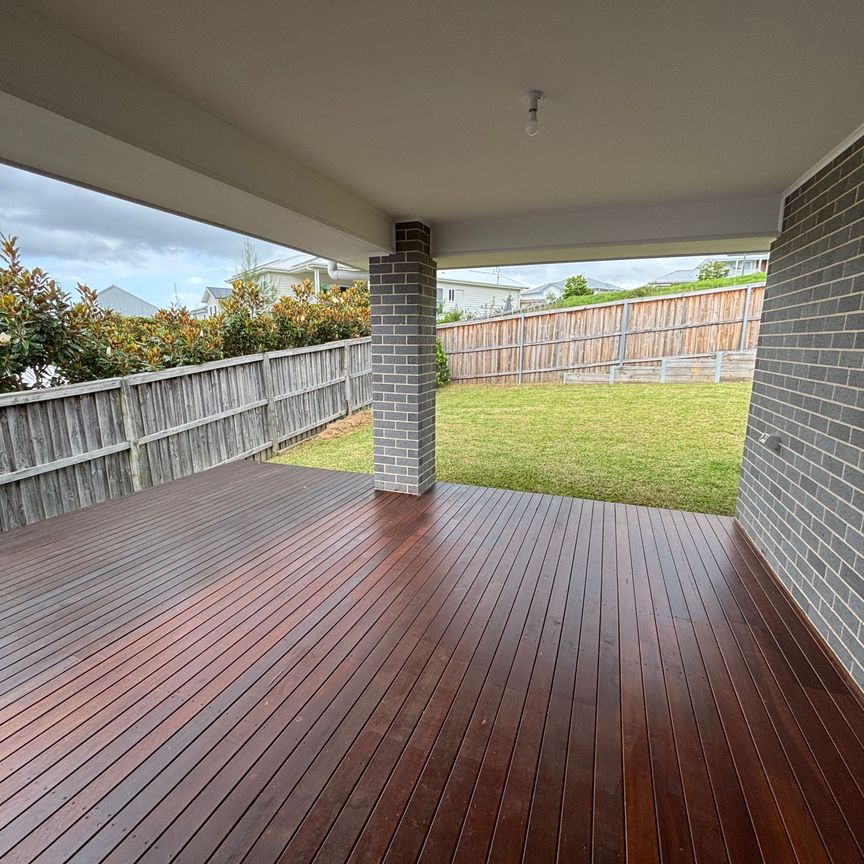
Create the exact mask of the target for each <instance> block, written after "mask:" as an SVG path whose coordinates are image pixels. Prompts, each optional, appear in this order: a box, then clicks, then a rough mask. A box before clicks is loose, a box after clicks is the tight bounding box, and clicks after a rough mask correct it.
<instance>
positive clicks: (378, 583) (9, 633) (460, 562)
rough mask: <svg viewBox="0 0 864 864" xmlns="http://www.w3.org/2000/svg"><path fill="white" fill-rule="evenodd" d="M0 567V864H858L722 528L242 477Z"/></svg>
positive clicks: (855, 729)
mask: <svg viewBox="0 0 864 864" xmlns="http://www.w3.org/2000/svg"><path fill="white" fill-rule="evenodd" d="M0 543H2V559H3V579H2V582H0V659H2V664H0V858H2V860H4V861H6V860H8V861H13V862H31V861H43V862H71V861H75V862H87V864H94V862H111V861H113V862H123V864H128V862H134V861H142V862H144V861H150V862H164V861H168V860H173V861H185V862H203V861H214V862H227V861H238V862H239V861H246V862H277V861H282V862H286V864H288V862H292V864H293V862H303V861H319V862H333V861H357V862H360V861H376V862H377V861H393V862H397V861H399V862H401V861H414V860H421V861H428V862H440V861H450V860H452V861H461V862H472V864H473V862H477V861H484V860H488V861H492V862H496V864H497V862H519V861H526V862H534V861H537V862H543V861H582V860H585V861H587V860H592V861H598V862H599V861H623V860H630V861H635V862H639V864H643V862H647V864H650V862H660V861H663V862H668V861H675V862H677V861H685V862H686V861H700V862H727V864H738V862H747V864H749V862H754V861H759V860H764V861H769V862H772V864H774V862H786V861H789V862H799V864H804V862H808V864H809V862H818V861H825V862H838V864H845V862H849V861H856V860H864V855H862V849H864V822H862V820H861V818H860V814H861V813H862V812H864V708H862V700H861V698H860V694H859V693H857V692H855V691H854V690H853V689H851V687H850V685H849V684H848V682H847V680H846V678H845V677H844V675H843V674H842V673H841V672H840V671H839V670H838V667H837V666H836V665H835V663H834V662H833V660H832V659H831V658H830V656H829V655H828V653H827V652H826V649H825V647H824V646H823V645H822V644H821V643H820V642H819V641H818V639H817V638H816V637H815V636H814V635H813V633H812V631H811V630H810V628H809V627H808V626H807V625H806V624H805V622H804V621H803V620H802V618H801V617H800V615H799V614H798V612H797V610H795V609H794V608H793V606H792V605H791V603H790V601H789V599H788V597H787V595H786V594H785V592H784V591H783V589H782V588H781V587H780V586H779V585H778V584H777V583H776V581H775V580H774V579H773V577H772V576H771V575H770V574H769V573H767V572H766V571H765V570H764V568H763V565H762V564H761V562H760V560H759V559H758V557H757V556H756V555H755V553H754V552H753V550H752V548H751V547H750V546H749V545H748V544H747V543H746V542H745V541H744V539H743V538H742V536H741V535H740V533H739V532H738V531H737V529H736V528H735V526H734V524H733V523H732V521H731V520H729V519H725V518H723V517H717V516H705V515H701V514H690V513H680V512H673V511H661V510H651V509H647V508H640V507H633V506H629V505H621V504H609V503H604V502H597V501H581V500H576V499H568V498H560V497H554V496H546V495H538V494H532V493H517V492H508V491H504V490H496V489H484V488H479V487H469V486H457V485H451V484H443V483H442V484H438V485H437V486H436V487H435V489H434V490H433V491H432V492H430V493H428V494H426V495H424V496H422V497H420V498H410V497H405V496H399V495H396V494H393V493H375V492H374V490H373V489H372V483H371V479H370V478H369V477H366V476H363V475H353V474H346V473H340V472H328V471H318V470H315V469H307V468H297V467H288V466H277V465H267V464H258V463H251V462H246V463H235V464H231V465H226V466H223V467H222V468H218V469H214V470H212V471H208V472H204V473H202V474H199V475H195V476H193V477H190V478H187V479H185V480H181V481H178V482H176V483H171V484H168V485H166V486H163V487H159V488H157V489H151V490H147V491H146V492H143V493H140V494H138V495H134V496H129V497H127V498H124V499H119V500H118V501H112V502H110V503H106V504H102V505H97V506H95V507H90V508H86V509H84V510H80V511H77V512H74V513H70V514H67V515H65V516H61V517H57V518H55V519H51V520H48V521H46V522H44V523H41V524H35V525H30V526H26V527H25V528H21V529H18V530H16V531H13V532H10V533H8V534H6V535H4V536H3V538H2V540H0Z"/></svg>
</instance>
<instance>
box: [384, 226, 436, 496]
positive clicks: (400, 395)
mask: <svg viewBox="0 0 864 864" xmlns="http://www.w3.org/2000/svg"><path fill="white" fill-rule="evenodd" d="M395 230H396V252H395V253H394V254H393V255H383V256H381V257H378V258H370V259H369V287H370V290H371V292H372V418H373V424H372V425H373V430H374V439H375V488H376V489H382V490H388V491H392V492H407V493H409V494H412V495H420V494H422V493H423V492H425V491H426V490H427V489H429V488H430V487H431V486H432V485H433V484H434V482H435V285H436V282H435V261H434V260H433V259H432V257H431V256H430V254H429V251H430V231H429V226H427V225H424V224H423V223H422V222H397V223H396V226H395Z"/></svg>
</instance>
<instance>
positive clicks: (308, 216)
mask: <svg viewBox="0 0 864 864" xmlns="http://www.w3.org/2000/svg"><path fill="white" fill-rule="evenodd" d="M0 10H2V15H3V50H2V51H0V94H2V102H0V111H2V116H3V123H2V124H0V160H2V161H4V162H7V163H10V164H14V165H18V166H21V167H24V168H29V169H31V170H34V171H38V172H40V173H43V174H47V175H49V176H54V177H58V178H61V179H65V180H69V181H71V182H73V183H77V184H79V185H83V186H87V187H90V188H93V189H97V190H100V191H104V192H108V193H110V194H114V195H117V196H119V197H122V198H128V199H130V200H133V201H138V202H140V203H143V204H148V205H151V206H154V207H157V208H160V209H164V210H169V211H171V212H174V213H179V214H181V215H185V216H190V217H192V218H195V219H199V220H201V221H205V222H209V223H212V224H214V225H219V226H221V227H225V228H229V229H232V230H234V231H238V232H240V233H244V234H249V235H251V236H255V237H260V238H262V239H265V240H268V241H271V242H274V243H278V244H282V245H285V246H290V247H292V248H296V249H301V250H304V251H307V250H308V251H309V252H310V253H311V254H315V255H321V256H324V257H328V258H330V257H332V258H334V259H339V260H343V261H351V260H356V261H362V260H364V259H366V258H368V256H369V255H382V254H387V253H389V252H390V251H392V248H393V220H392V218H391V217H390V216H389V215H387V214H385V213H383V212H382V211H381V210H379V209H378V208H376V207H374V206H373V205H371V204H370V203H368V202H366V201H364V200H362V199H361V198H359V197H357V196H356V195H354V194H352V193H351V192H349V191H347V190H345V189H343V188H342V187H340V186H338V185H337V184H335V183H333V182H331V181H330V180H328V179H327V178H324V177H322V176H320V175H318V174H316V173H314V172H312V171H309V170H308V169H306V168H304V167H303V166H301V165H298V164H297V163H295V162H292V161H291V160H290V159H289V158H287V157H286V156H284V155H283V154H281V153H279V152H277V151H276V150H274V149H272V148H270V147H268V146H266V145H264V144H262V143H261V142H259V141H257V140H256V139H254V138H252V137H251V136H249V135H247V134H246V133H245V132H243V131H242V130H240V129H238V128H236V127H234V126H232V125H230V124H229V123H226V122H224V121H222V120H220V119H219V118H217V117H215V116H214V115H212V114H210V113H208V112H206V111H204V110H203V109H201V108H199V107H198V106H196V105H194V104H192V103H191V102H189V101H187V100H185V99H183V98H181V97H180V96H177V95H176V94H174V93H172V92H170V91H168V90H165V89H163V88H161V87H159V86H158V85H156V84H155V83H153V82H152V81H150V80H148V79H147V78H145V77H143V76H141V75H139V74H137V73H136V72H134V71H133V70H131V69H129V68H128V67H126V66H125V65H123V64H122V63H121V62H120V61H118V60H116V59H115V58H113V57H110V56H109V55H107V54H105V53H103V52H102V51H99V50H98V49H96V48H94V47H93V46H92V45H89V44H88V43H86V42H84V41H82V40H81V39H78V38H77V37H76V36H74V35H72V34H70V33H68V32H66V31H64V30H62V29H60V28H58V27H56V26H54V25H52V24H49V23H47V22H44V21H42V20H41V19H38V18H36V17H35V16H32V15H30V14H29V13H26V12H24V11H22V10H20V9H18V8H16V6H14V5H13V4H10V3H7V2H5V0H0ZM33 46H39V49H38V51H37V50H34V47H33Z"/></svg>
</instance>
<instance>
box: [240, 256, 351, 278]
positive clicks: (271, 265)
mask: <svg viewBox="0 0 864 864" xmlns="http://www.w3.org/2000/svg"><path fill="white" fill-rule="evenodd" d="M328 264H330V261H329V260H328V259H327V258H319V257H318V256H316V255H307V254H306V253H304V252H298V253H296V254H295V255H286V256H285V257H284V258H275V259H274V260H272V261H266V262H265V263H264V264H261V265H259V267H258V269H259V270H260V271H262V272H264V273H289V274H290V273H301V272H303V271H304V270H326V269H327V265H328ZM338 266H339V269H340V270H354V269H355V268H353V267H348V266H345V265H344V264H342V263H339V264H338ZM239 275H240V274H239V273H237V274H235V275H234V277H233V278H236V277H237V276H239ZM365 277H366V271H364V270H357V278H358V279H363V278H365Z"/></svg>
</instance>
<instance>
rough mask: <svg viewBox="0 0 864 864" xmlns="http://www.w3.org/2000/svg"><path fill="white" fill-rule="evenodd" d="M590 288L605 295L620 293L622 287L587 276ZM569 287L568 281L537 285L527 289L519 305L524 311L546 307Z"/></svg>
mask: <svg viewBox="0 0 864 864" xmlns="http://www.w3.org/2000/svg"><path fill="white" fill-rule="evenodd" d="M585 279H586V281H587V282H588V287H589V288H590V289H591V290H592V291H593V292H594V293H595V294H599V293H604V292H606V291H620V290H621V286H620V285H613V284H612V283H611V282H601V281H600V280H599V279H594V278H593V277H592V276H586V277H585ZM566 287H567V280H566V279H559V280H558V281H557V282H546V283H545V284H544V285H537V286H536V287H534V288H526V289H525V290H524V291H523V292H522V294H521V295H520V296H519V305H520V307H521V308H522V309H531V308H533V307H535V306H544V305H545V304H546V303H548V302H549V300H550V299H551V300H558V299H560V297H561V295H562V294H563V293H564V289H565V288H566Z"/></svg>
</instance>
